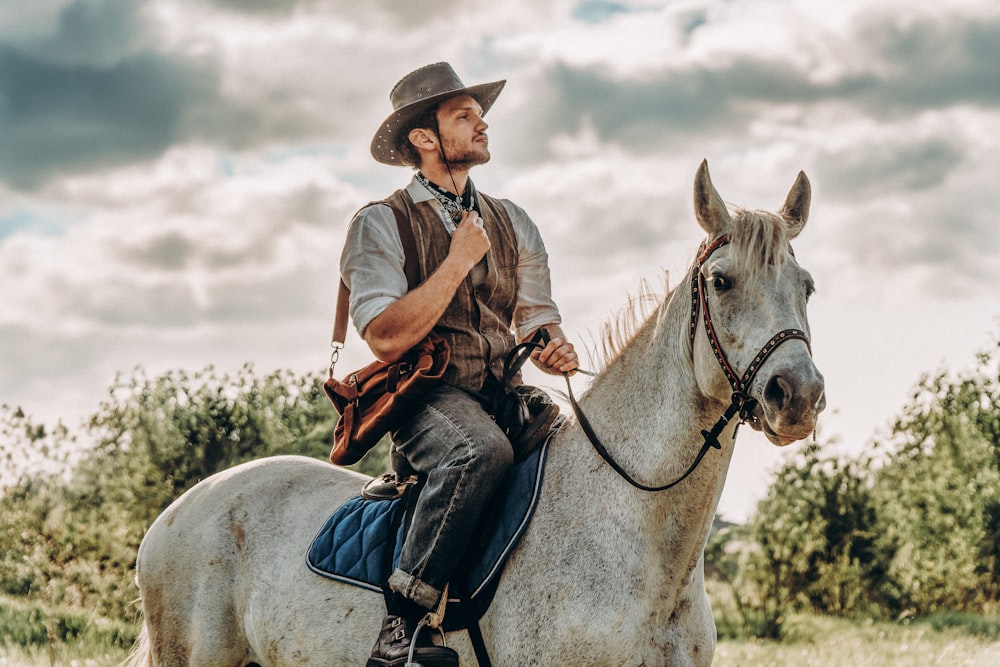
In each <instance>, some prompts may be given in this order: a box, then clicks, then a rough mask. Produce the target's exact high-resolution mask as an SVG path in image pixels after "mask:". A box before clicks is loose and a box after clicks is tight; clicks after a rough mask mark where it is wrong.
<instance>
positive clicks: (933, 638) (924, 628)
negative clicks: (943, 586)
mask: <svg viewBox="0 0 1000 667" xmlns="http://www.w3.org/2000/svg"><path fill="white" fill-rule="evenodd" d="M787 630H788V635H789V640H788V641H785V642H781V643H777V642H762V641H738V640H728V641H723V642H720V643H719V646H718V649H717V650H716V652H715V660H714V661H713V662H712V666H713V667H735V666H737V665H739V666H741V667H742V666H744V665H754V667H786V666H787V667H792V666H793V665H794V667H831V666H840V665H843V666H845V667H934V666H938V665H939V666H941V667H993V666H994V665H1000V642H997V641H990V640H986V639H983V638H979V637H975V636H971V635H969V634H968V633H965V632H962V631H961V630H955V629H951V630H940V631H939V630H934V629H933V628H931V627H930V626H928V625H926V624H921V623H914V624H910V625H900V624H895V623H872V622H862V623H851V622H850V621H845V620H835V619H829V618H814V617H801V618H795V619H792V620H791V621H789V627H788V628H787Z"/></svg>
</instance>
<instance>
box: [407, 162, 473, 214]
mask: <svg viewBox="0 0 1000 667" xmlns="http://www.w3.org/2000/svg"><path fill="white" fill-rule="evenodd" d="M417 180H418V181H419V182H420V184H421V185H423V186H424V187H425V188H427V190H428V191H429V192H430V193H431V194H432V195H434V198H435V199H437V200H438V201H439V202H441V205H442V206H444V208H445V210H446V211H448V214H449V215H450V216H451V219H452V220H453V221H455V222H458V221H459V220H461V218H462V212H463V211H476V212H479V198H478V197H477V196H476V186H475V185H473V184H472V180H471V179H470V180H468V181H466V186H465V192H464V193H463V194H462V195H461V196H459V195H454V194H452V193H450V192H448V191H447V190H445V189H444V188H442V187H441V186H440V185H438V184H436V183H431V182H430V181H429V180H428V179H427V177H426V176H424V175H423V174H421V173H420V172H419V171H418V172H417Z"/></svg>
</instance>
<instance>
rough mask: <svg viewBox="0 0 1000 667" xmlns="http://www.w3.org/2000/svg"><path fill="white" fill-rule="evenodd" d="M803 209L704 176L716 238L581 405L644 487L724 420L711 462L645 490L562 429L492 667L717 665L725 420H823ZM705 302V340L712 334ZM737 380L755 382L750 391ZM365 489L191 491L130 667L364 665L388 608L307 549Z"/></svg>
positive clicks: (305, 481) (772, 425)
mask: <svg viewBox="0 0 1000 667" xmlns="http://www.w3.org/2000/svg"><path fill="white" fill-rule="evenodd" d="M809 201H810V186H809V181H808V180H807V179H806V177H805V175H804V174H802V173H800V174H799V176H798V178H797V179H796V181H795V184H794V186H793V187H792V189H791V191H790V192H789V194H788V197H787V199H786V201H785V203H784V205H783V207H782V208H781V209H780V210H779V211H778V213H777V214H775V213H768V212H764V211H746V210H738V211H734V212H733V213H730V212H729V211H728V210H727V207H726V205H725V204H724V203H723V200H722V198H721V197H720V196H719V194H718V192H716V190H715V188H714V187H713V185H712V183H711V180H710V178H709V174H708V167H707V164H706V163H704V162H703V163H702V165H701V167H700V168H699V170H698V173H697V176H696V178H695V187H694V208H695V213H696V217H697V219H698V223H699V224H700V225H701V227H702V229H704V231H705V232H706V233H707V235H708V237H707V239H706V241H705V243H704V244H703V245H702V249H701V250H700V251H699V258H698V260H697V261H696V262H695V263H694V265H693V266H692V268H691V269H690V272H689V273H688V281H687V282H686V283H684V284H682V285H681V289H675V290H673V292H672V293H671V294H670V295H669V296H668V297H667V298H666V299H665V300H664V301H663V302H662V303H661V304H659V305H658V306H657V307H656V309H655V312H653V313H652V314H651V316H650V317H648V318H647V319H646V320H645V322H644V323H637V324H636V326H635V331H634V334H633V335H632V336H631V338H630V340H628V341H624V342H621V343H620V344H619V345H617V349H616V350H615V352H614V354H613V357H614V358H612V359H610V360H608V361H607V363H606V364H605V368H604V369H603V370H602V371H601V372H600V374H599V375H598V377H597V378H596V379H595V380H594V382H593V383H592V386H591V388H590V390H589V391H588V392H587V393H586V394H585V395H584V396H583V397H582V398H581V400H580V405H581V406H582V410H583V413H584V414H585V416H586V418H587V419H588V420H589V422H590V424H592V426H593V430H594V431H595V432H596V434H597V436H598V437H599V438H600V439H601V441H603V443H604V446H605V447H606V448H607V450H608V453H609V455H610V456H611V457H612V458H613V459H614V460H615V461H616V462H617V464H618V466H619V468H620V470H622V471H625V472H627V473H628V474H629V475H631V476H632V477H634V478H636V479H637V480H640V481H641V482H640V483H645V484H648V485H654V484H656V483H659V482H666V481H672V480H676V479H677V478H678V477H680V476H681V475H682V474H683V473H684V471H685V470H687V469H688V468H689V467H690V465H691V463H692V461H693V460H694V459H695V457H696V455H697V454H698V452H699V451H701V450H702V449H705V447H703V443H704V442H705V438H706V436H705V435H703V433H702V432H703V431H706V432H709V431H712V430H713V425H714V424H715V425H716V428H715V429H714V432H715V433H716V434H717V436H718V443H719V444H720V445H721V449H720V450H716V449H711V448H708V449H707V453H706V454H705V456H704V458H703V459H702V460H701V463H700V464H699V465H698V466H697V467H696V468H695V469H694V471H693V472H692V473H691V474H690V475H689V476H687V477H686V478H685V479H684V480H683V481H682V482H681V483H679V484H676V485H675V486H673V487H672V488H670V489H669V490H664V491H660V492H651V491H645V490H641V489H639V488H636V487H635V486H633V485H631V484H629V483H628V482H627V481H626V480H625V479H624V478H623V477H622V476H621V475H620V474H619V472H618V471H616V470H615V469H614V468H613V467H612V466H611V465H609V464H608V462H606V461H605V460H603V459H602V458H600V457H599V456H598V455H597V454H596V453H595V449H594V448H593V447H592V445H591V443H590V442H588V437H587V435H586V434H585V433H584V430H583V429H582V428H581V425H580V422H579V421H577V420H570V421H569V423H568V424H567V425H566V426H564V427H563V428H562V430H560V431H559V432H558V433H557V434H556V436H555V439H554V440H553V442H552V444H551V447H550V451H549V455H548V463H547V468H546V473H545V481H544V486H543V489H542V495H541V498H540V501H539V505H538V507H537V509H536V511H535V514H534V518H533V519H532V522H531V524H530V525H529V527H528V529H527V531H526V532H525V534H524V536H523V538H522V539H521V541H520V543H519V544H518V546H517V548H516V549H515V551H514V553H513V554H512V556H511V558H510V560H509V561H508V563H507V566H506V569H505V571H504V572H503V574H502V576H501V579H500V580H499V585H498V589H497V591H496V597H495V599H494V601H493V604H492V606H491V607H490V608H489V610H488V611H487V613H486V614H485V616H484V617H483V618H482V620H481V621H480V626H481V628H482V632H483V635H484V638H485V643H486V646H487V649H488V651H489V656H490V658H491V659H492V661H493V663H494V664H496V665H509V666H518V667H519V666H523V665H542V666H546V667H551V666H553V665H599V666H602V667H603V666H607V665H710V664H711V662H712V657H713V653H714V650H715V641H716V633H715V623H714V621H713V618H712V613H711V609H710V607H709V603H708V598H707V596H706V593H705V588H704V579H703V561H702V558H703V551H704V547H705V542H706V539H707V537H708V532H709V527H710V526H711V524H712V520H713V517H714V516H715V512H716V507H717V505H718V501H719V496H720V494H721V492H722V487H723V483H724V482H725V478H726V472H727V469H728V467H729V462H730V458H731V456H732V452H733V445H734V437H735V430H736V424H737V422H738V421H739V420H738V419H732V420H730V421H729V422H728V423H725V422H724V421H723V420H720V419H719V417H720V415H721V414H722V413H723V412H727V414H728V415H729V416H730V417H731V416H733V413H734V412H736V411H737V410H739V412H740V416H741V417H742V419H743V420H744V421H749V423H750V424H751V425H752V426H753V427H754V428H758V429H761V430H763V431H764V433H765V434H766V435H767V437H768V438H769V439H770V441H771V442H772V443H774V444H777V445H786V444H788V443H791V442H794V441H796V440H799V439H802V438H804V437H806V436H808V435H809V434H810V433H812V432H813V430H814V428H815V425H816V419H817V416H818V414H819V412H820V411H821V410H822V409H823V408H824V407H825V398H824V386H823V378H822V376H821V375H820V373H819V372H818V371H817V369H816V367H815V365H814V364H813V361H812V358H811V353H810V349H809V344H808V331H809V327H808V323H807V320H806V300H807V298H808V296H809V294H810V292H811V291H812V281H811V278H810V276H809V274H808V273H807V272H806V271H805V270H804V269H802V268H801V267H800V266H799V264H798V262H797V261H796V260H795V258H794V257H793V255H792V253H791V247H790V246H789V241H790V240H791V239H793V238H795V237H796V236H797V235H798V233H799V232H800V231H801V230H802V227H803V225H804V224H805V222H806V218H807V216H808V211H809ZM723 237H725V240H720V239H723ZM727 241H728V242H727ZM688 287H691V289H688ZM699 292H701V295H699ZM706 307H707V308H708V309H709V312H710V313H711V317H710V324H711V326H709V327H705V329H704V330H703V324H704V323H705V320H706V319H709V318H706V310H705V309H706ZM779 332H781V334H780V335H778V336H775V334H778V333H779ZM775 338H777V339H779V340H778V342H775V340H774V339H775ZM713 348H717V349H718V354H717V353H716V351H715V350H714V349H713ZM735 369H749V370H746V372H745V374H744V375H743V376H742V378H741V377H739V374H738V373H737V372H736V371H735ZM754 369H755V370H756V371H757V372H755V373H752V372H751V370H754ZM734 375H736V376H737V377H736V378H735V380H734V379H733V376H734ZM741 380H742V381H745V382H743V386H741V385H740V382H741ZM734 393H735V394H736V395H737V399H736V400H734V399H733V395H734ZM730 406H733V407H732V408H731V409H729V410H728V411H727V408H729V407H730ZM707 437H708V438H709V439H713V438H712V436H711V434H710V435H709V436H707ZM365 479H366V478H363V477H362V476H360V475H358V474H355V473H353V472H350V471H347V470H343V469H340V468H336V467H332V466H330V465H329V464H327V463H325V462H321V461H318V460H314V459H308V458H304V457H295V456H283V457H274V458H269V459H264V460H258V461H254V462H251V463H247V464H243V465H240V466H237V467H235V468H233V469H231V470H228V471H225V472H222V473H219V474H217V475H214V476H212V477H210V478H208V479H206V480H204V481H202V482H201V483H200V484H198V485H197V486H195V487H194V488H192V489H190V490H189V491H188V492H187V493H185V494H184V495H183V496H181V497H180V498H179V499H178V500H176V501H175V502H174V503H173V504H172V505H171V506H170V507H169V508H167V510H166V511H164V513H163V514H162V515H161V516H160V517H159V518H158V519H157V520H156V522H155V523H154V524H153V525H152V526H151V527H150V529H149V532H148V533H147V534H146V536H145V538H144V539H143V542H142V545H141V546H140V548H139V554H138V558H137V563H136V580H137V582H138V585H139V588H140V591H141V594H142V603H143V611H144V619H145V620H144V627H143V630H142V633H141V636H140V640H139V643H138V645H137V648H136V650H135V652H134V654H133V656H132V657H131V658H130V660H129V662H128V664H130V665H136V666H138V665H158V666H164V667H166V666H174V665H195V666H202V665H204V666H209V665H210V666H213V667H243V666H246V665H252V664H256V665H261V666H262V667H278V666H291V665H298V666H302V665H322V666H323V667H332V666H338V665H342V666H351V667H355V666H357V665H362V664H364V663H365V660H366V659H367V657H368V654H369V651H370V649H371V646H372V644H373V642H374V640H375V637H376V635H377V634H378V631H379V627H380V622H381V619H382V616H383V614H384V612H385V608H384V603H383V599H382V596H381V595H379V594H377V593H371V592H368V591H365V590H363V589H359V588H356V587H353V586H349V585H346V584H342V583H338V582H335V581H331V580H328V579H324V578H321V577H319V576H317V575H316V574H314V573H313V572H311V571H310V570H309V569H308V568H307V566H306V562H305V552H306V550H307V548H308V546H309V544H310V541H311V540H312V538H313V537H314V536H315V534H316V533H317V531H318V530H319V528H320V526H321V525H322V524H323V523H324V521H325V520H326V518H327V517H328V516H329V515H330V514H331V513H332V512H333V510H334V509H335V508H336V507H338V506H339V505H340V504H341V503H342V502H343V501H345V500H347V499H348V497H350V496H352V495H356V494H357V493H358V491H359V490H360V487H361V485H362V483H363V482H364V481H365ZM447 641H448V644H449V645H450V646H452V647H453V648H455V649H456V650H457V651H458V652H459V654H460V655H461V659H462V662H463V664H465V665H475V664H476V658H475V656H474V653H473V652H472V648H471V643H470V641H469V640H468V635H467V633H465V632H455V633H450V634H449V635H448V637H447Z"/></svg>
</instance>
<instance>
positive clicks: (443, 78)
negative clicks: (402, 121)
mask: <svg viewBox="0 0 1000 667" xmlns="http://www.w3.org/2000/svg"><path fill="white" fill-rule="evenodd" d="M464 88H465V84H464V83H462V80H461V79H459V78H458V75H457V74H456V73H455V70H453V69H452V67H451V65H449V64H448V63H434V64H433V65H427V66H425V67H421V68H420V69H418V70H414V71H413V72H410V73H409V74H407V75H406V76H404V77H403V78H402V79H400V80H399V83H397V84H396V85H395V86H394V87H393V89H392V92H390V93H389V101H390V102H392V108H393V109H394V110H396V111H398V110H400V109H402V108H403V107H405V106H407V105H410V104H413V103H415V102H419V101H421V100H425V99H427V98H430V97H434V96H437V95H441V94H443V93H449V92H452V91H459V90H462V89H464Z"/></svg>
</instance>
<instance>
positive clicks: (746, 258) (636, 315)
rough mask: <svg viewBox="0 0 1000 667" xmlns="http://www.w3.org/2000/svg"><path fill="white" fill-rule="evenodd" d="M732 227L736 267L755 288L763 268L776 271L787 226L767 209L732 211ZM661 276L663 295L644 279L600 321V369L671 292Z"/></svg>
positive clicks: (596, 357)
mask: <svg viewBox="0 0 1000 667" xmlns="http://www.w3.org/2000/svg"><path fill="white" fill-rule="evenodd" d="M732 218H733V228H732V230H731V231H730V243H731V244H732V249H733V252H732V257H733V258H734V261H735V263H736V267H735V268H736V270H737V271H738V272H739V274H740V275H741V276H742V278H741V280H742V281H743V284H744V285H745V286H746V288H747V289H756V288H757V287H758V285H759V283H760V281H761V278H762V277H763V276H764V273H765V272H766V271H767V269H768V267H774V269H775V270H778V271H780V270H781V266H782V265H783V264H784V262H785V258H786V257H787V253H788V247H789V245H788V244H789V238H788V237H789V235H788V226H787V224H785V222H784V220H782V218H781V217H780V216H779V215H777V214H775V213H771V212H770V211H761V210H748V209H743V208H735V209H734V210H733V215H732ZM667 278H668V277H667V276H665V280H664V283H665V288H666V289H665V290H664V291H665V295H659V294H656V293H655V292H654V291H653V290H652V289H651V288H650V286H649V283H647V282H646V281H645V280H643V281H642V282H641V283H640V285H639V289H638V292H637V293H636V294H634V295H630V296H629V298H628V301H627V302H626V303H625V305H624V306H622V307H621V309H619V311H618V312H617V313H614V314H612V315H611V317H609V318H608V319H607V320H605V321H604V322H603V323H602V324H601V330H600V336H599V340H598V346H597V350H596V354H595V355H594V363H595V365H596V366H597V367H598V368H600V369H604V368H607V366H608V365H609V364H610V363H611V362H612V361H614V359H615V358H617V357H618V355H620V354H621V353H622V351H623V350H624V349H625V348H626V347H628V345H629V343H631V342H632V339H633V338H635V335H636V334H637V333H638V332H639V329H640V328H641V327H642V325H643V324H644V323H645V322H646V320H647V319H648V318H649V316H650V315H651V314H652V313H653V312H654V311H655V310H656V309H657V308H659V307H660V306H661V305H662V304H663V303H664V302H665V301H666V300H667V299H668V298H669V297H670V295H671V294H672V293H673V290H671V289H669V280H668V279H667Z"/></svg>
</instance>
